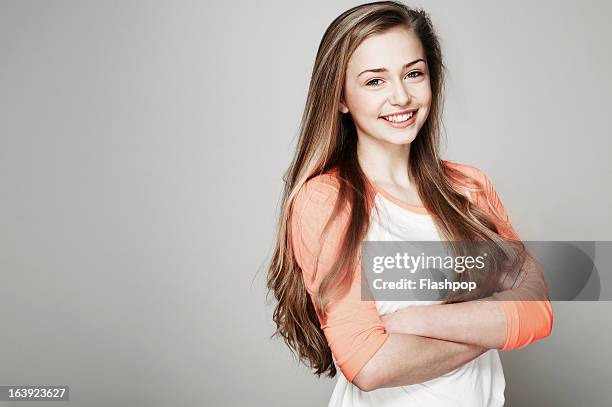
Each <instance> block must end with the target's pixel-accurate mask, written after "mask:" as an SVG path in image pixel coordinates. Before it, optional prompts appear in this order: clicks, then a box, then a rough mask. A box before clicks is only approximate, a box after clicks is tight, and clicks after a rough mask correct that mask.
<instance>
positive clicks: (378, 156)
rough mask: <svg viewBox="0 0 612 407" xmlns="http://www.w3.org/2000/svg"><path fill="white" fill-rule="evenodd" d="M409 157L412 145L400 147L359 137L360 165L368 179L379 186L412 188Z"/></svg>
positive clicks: (358, 153)
mask: <svg viewBox="0 0 612 407" xmlns="http://www.w3.org/2000/svg"><path fill="white" fill-rule="evenodd" d="M409 156H410V144H401V145H398V144H393V143H388V142H385V141H380V140H374V139H372V138H370V137H359V139H358V141H357V157H358V159H359V165H360V166H361V168H362V170H363V172H364V173H365V175H366V176H367V177H368V179H370V180H372V181H374V182H375V183H377V184H394V185H398V186H403V187H408V186H410V185H411V184H412V182H411V181H410V176H409V168H408V165H409V164H408V157H409Z"/></svg>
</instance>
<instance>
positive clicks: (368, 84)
mask: <svg viewBox="0 0 612 407" xmlns="http://www.w3.org/2000/svg"><path fill="white" fill-rule="evenodd" d="M374 81H380V79H372V80H371V81H368V82H367V83H366V86H376V85H371V83H372V82H374Z"/></svg>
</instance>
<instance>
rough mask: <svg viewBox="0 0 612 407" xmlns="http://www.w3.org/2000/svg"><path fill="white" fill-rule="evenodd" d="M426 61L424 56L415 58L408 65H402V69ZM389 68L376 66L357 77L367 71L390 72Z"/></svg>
mask: <svg viewBox="0 0 612 407" xmlns="http://www.w3.org/2000/svg"><path fill="white" fill-rule="evenodd" d="M421 61H422V62H425V60H424V59H423V58H419V59H415V60H414V61H412V62H408V63H407V64H406V65H404V66H403V67H402V70H404V69H406V68H408V67H409V66H412V65H414V64H416V63H417V62H421ZM388 71H389V70H388V69H386V68H374V69H366V70H365V71H363V72H361V73H360V74H359V75H357V77H360V76H361V75H363V74H364V73H366V72H388Z"/></svg>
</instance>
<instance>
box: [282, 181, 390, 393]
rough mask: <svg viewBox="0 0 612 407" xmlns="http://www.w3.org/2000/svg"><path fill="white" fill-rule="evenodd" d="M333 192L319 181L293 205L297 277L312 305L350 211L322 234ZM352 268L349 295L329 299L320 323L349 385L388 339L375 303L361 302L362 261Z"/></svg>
mask: <svg viewBox="0 0 612 407" xmlns="http://www.w3.org/2000/svg"><path fill="white" fill-rule="evenodd" d="M338 191H339V184H338V182H337V180H336V179H335V178H334V177H333V176H332V175H329V174H322V175H318V176H316V177H314V178H312V179H311V180H309V181H308V182H306V183H305V184H304V185H303V187H302V188H301V189H300V191H299V192H298V194H297V196H296V198H295V200H294V203H293V205H292V211H291V244H292V248H293V252H294V256H295V260H296V262H297V264H298V265H299V267H300V268H301V271H302V273H301V274H302V275H301V276H299V278H303V281H304V283H305V285H306V289H307V291H308V294H309V295H310V298H311V300H312V302H313V304H316V296H315V294H316V292H317V290H318V287H319V285H320V284H321V281H322V280H323V278H324V277H325V276H326V275H327V273H328V272H329V271H330V270H331V267H332V265H333V263H334V260H335V259H336V257H337V256H338V255H341V254H342V253H339V247H340V245H341V242H342V239H343V236H344V232H345V230H346V228H347V226H348V221H349V216H350V210H349V209H348V208H343V210H342V211H341V212H340V214H339V215H338V216H337V217H336V218H335V219H334V220H333V221H332V222H331V223H330V226H329V227H328V229H327V230H324V227H325V225H326V223H327V221H328V219H329V218H330V215H331V214H332V211H333V208H334V204H335V201H336V198H337V195H338ZM355 263H356V265H355V268H356V269H355V270H353V273H352V275H353V277H352V280H351V283H350V289H349V291H348V293H347V294H346V295H345V296H344V297H342V298H337V299H332V300H331V301H330V303H329V304H328V305H327V307H326V315H325V316H326V318H322V317H321V316H320V317H319V322H320V324H321V329H322V330H323V333H324V335H325V338H326V340H327V343H328V346H329V347H330V349H331V352H332V355H333V357H334V359H335V361H336V363H337V365H338V367H339V369H340V371H341V372H342V373H343V374H344V376H345V377H346V379H347V380H348V381H349V382H350V383H352V382H353V380H354V378H355V376H356V375H357V373H359V371H360V370H361V369H362V368H363V366H365V364H366V363H367V362H368V361H369V360H370V359H371V358H372V356H374V354H375V353H376V352H377V351H378V349H379V348H380V347H381V346H382V345H383V343H384V342H385V341H386V340H387V338H388V337H389V334H388V333H387V332H386V331H385V328H384V325H383V322H382V320H381V318H380V315H379V314H378V311H377V309H376V305H375V302H374V301H371V300H368V301H362V300H361V272H360V268H361V256H359V260H358V261H356V262H355Z"/></svg>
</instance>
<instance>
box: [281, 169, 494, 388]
mask: <svg viewBox="0 0 612 407" xmlns="http://www.w3.org/2000/svg"><path fill="white" fill-rule="evenodd" d="M336 193H337V185H336V184H335V182H334V181H333V178H330V177H327V176H326V177H322V178H319V179H317V180H316V181H311V182H310V183H309V185H308V186H306V187H304V189H303V190H302V191H301V192H300V193H299V194H298V196H297V197H296V200H295V203H294V207H293V214H292V217H291V229H292V241H291V243H292V246H293V250H294V255H295V258H296V261H297V263H298V264H299V266H300V268H301V270H302V278H303V280H304V283H305V285H306V287H307V290H308V293H309V294H310V298H311V301H312V302H313V304H315V305H316V295H314V294H315V293H316V291H317V289H318V287H319V285H320V283H321V281H322V279H323V278H324V276H325V275H326V273H327V271H329V269H330V266H331V264H332V263H333V260H334V259H335V258H336V256H337V248H338V247H340V242H341V239H342V238H343V231H344V230H345V226H346V223H347V220H348V216H349V215H348V213H347V212H342V213H341V214H340V216H339V217H338V219H337V220H335V221H334V222H333V224H332V225H331V227H330V228H329V229H328V230H329V232H328V233H327V234H326V235H325V236H322V230H323V226H324V225H325V224H326V221H327V219H328V217H329V215H330V214H331V212H332V208H333V204H334V196H335V195H336ZM360 267H361V265H360V261H359V262H357V264H356V269H355V270H353V279H352V280H351V286H350V288H349V291H348V293H347V294H346V295H345V296H344V297H342V298H339V299H335V300H333V301H331V302H330V303H329V304H328V306H327V307H326V310H327V314H326V319H322V318H320V323H321V329H322V331H323V333H324V335H325V337H326V339H327V343H328V345H329V347H330V349H331V352H332V354H333V356H334V359H335V362H336V364H337V365H338V367H339V369H340V371H341V372H342V374H343V375H344V376H345V377H346V379H347V381H348V382H350V383H352V384H354V385H355V386H357V387H359V388H360V389H361V390H364V391H370V390H374V389H377V388H381V387H392V386H400V385H408V384H414V383H421V382H424V381H427V380H430V379H433V378H435V377H438V376H440V375H443V374H445V373H448V372H450V371H452V370H454V369H456V368H458V367H460V366H462V365H464V364H465V363H467V362H469V361H471V360H473V359H474V358H476V357H478V356H479V355H481V354H482V353H483V352H485V351H486V350H487V349H486V348H484V347H480V346H475V345H468V344H464V343H454V342H449V341H444V340H438V339H432V338H424V337H419V336H416V335H410V334H395V333H391V334H390V333H388V332H387V331H385V327H384V325H383V321H382V319H381V317H380V315H379V314H378V311H377V309H376V304H375V303H374V302H373V301H362V300H361V273H360ZM315 271H316V272H315Z"/></svg>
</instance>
